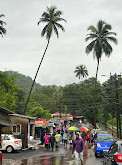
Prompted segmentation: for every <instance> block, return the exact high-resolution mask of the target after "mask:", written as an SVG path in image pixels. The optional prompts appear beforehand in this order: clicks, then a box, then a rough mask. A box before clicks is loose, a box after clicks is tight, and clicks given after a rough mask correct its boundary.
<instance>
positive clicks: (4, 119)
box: [0, 107, 12, 126]
mask: <svg viewBox="0 0 122 165" xmlns="http://www.w3.org/2000/svg"><path fill="white" fill-rule="evenodd" d="M9 113H12V112H11V111H9V110H7V109H4V108H2V107H0V125H2V126H12V122H11V120H10V118H9V116H8V114H9Z"/></svg>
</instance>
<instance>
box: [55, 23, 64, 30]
mask: <svg viewBox="0 0 122 165" xmlns="http://www.w3.org/2000/svg"><path fill="white" fill-rule="evenodd" d="M55 25H56V26H57V27H58V28H60V29H61V30H62V31H65V29H64V27H63V26H62V25H61V24H59V23H55Z"/></svg>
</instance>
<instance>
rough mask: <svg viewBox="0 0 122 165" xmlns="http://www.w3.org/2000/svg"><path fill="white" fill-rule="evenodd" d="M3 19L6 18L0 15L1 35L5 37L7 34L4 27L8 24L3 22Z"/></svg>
mask: <svg viewBox="0 0 122 165" xmlns="http://www.w3.org/2000/svg"><path fill="white" fill-rule="evenodd" d="M2 17H4V15H3V14H0V34H1V36H2V37H3V35H4V34H6V29H5V28H4V27H3V25H4V24H5V25H6V23H5V22H4V21H2V20H1V18H2Z"/></svg>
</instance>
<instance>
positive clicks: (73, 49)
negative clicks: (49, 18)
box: [0, 0, 122, 85]
mask: <svg viewBox="0 0 122 165" xmlns="http://www.w3.org/2000/svg"><path fill="white" fill-rule="evenodd" d="M52 5H53V6H56V7H57V8H58V9H59V10H62V11H63V15H62V17H63V18H65V19H66V20H67V23H62V25H63V26H64V28H65V32H62V31H59V32H60V33H59V38H58V39H57V37H56V35H55V34H54V35H53V36H52V38H51V41H50V45H49V48H48V50H47V53H46V56H45V58H44V61H43V64H42V66H41V68H40V71H39V74H38V77H37V80H36V81H37V82H38V83H40V84H41V85H51V84H56V85H65V84H69V83H77V82H79V80H78V78H76V77H75V74H74V70H75V68H76V66H78V65H80V64H84V65H86V67H87V68H88V72H89V77H92V76H95V73H96V66H97V61H96V60H94V59H93V54H92V53H91V54H89V55H86V53H85V47H86V45H87V44H88V43H86V42H85V37H86V34H87V33H88V31H87V28H88V26H89V25H96V24H97V22H98V20H100V19H102V20H104V21H106V22H107V23H109V24H111V25H112V28H113V29H112V31H114V32H116V33H117V39H118V45H116V46H115V45H114V44H112V46H113V53H112V54H111V56H110V57H109V58H106V57H105V56H104V55H103V57H102V60H101V62H100V67H99V73H98V80H100V81H101V82H103V81H105V80H106V78H107V77H103V76H101V75H103V74H104V75H109V74H110V72H112V74H114V73H115V72H117V73H120V72H122V54H121V52H122V21H121V20H122V0H116V1H115V0H1V1H0V12H1V13H0V14H4V15H5V18H4V19H3V20H4V21H5V22H6V23H7V25H6V29H7V34H6V36H4V37H3V38H2V37H0V70H2V71H5V70H13V71H18V72H19V73H22V74H24V75H27V76H30V77H32V78H34V75H35V72H36V70H37V67H38V65H39V62H40V59H41V57H42V54H43V51H44V49H45V47H46V44H47V40H46V38H45V37H43V38H42V37H41V35H40V34H41V31H42V29H43V27H44V25H45V24H43V23H41V24H40V25H39V26H37V22H38V21H39V18H40V17H41V15H42V13H43V12H44V11H45V10H46V7H50V6H52ZM117 64H119V65H117ZM116 66H117V67H116Z"/></svg>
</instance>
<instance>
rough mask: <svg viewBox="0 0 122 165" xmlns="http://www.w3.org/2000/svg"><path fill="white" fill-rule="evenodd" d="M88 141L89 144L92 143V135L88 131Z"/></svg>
mask: <svg viewBox="0 0 122 165" xmlns="http://www.w3.org/2000/svg"><path fill="white" fill-rule="evenodd" d="M86 140H87V141H88V142H89V143H91V133H90V131H88V132H87V134H86Z"/></svg>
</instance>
